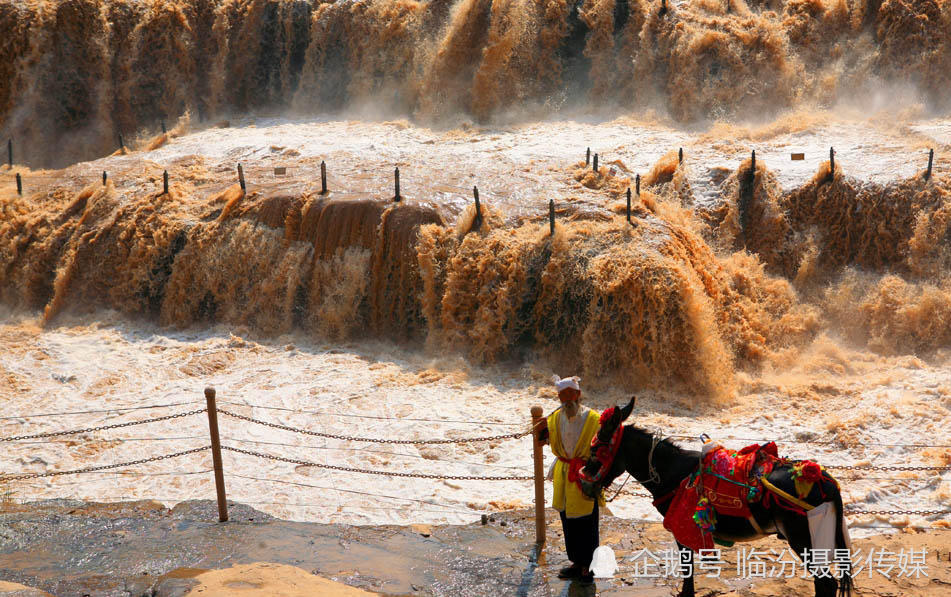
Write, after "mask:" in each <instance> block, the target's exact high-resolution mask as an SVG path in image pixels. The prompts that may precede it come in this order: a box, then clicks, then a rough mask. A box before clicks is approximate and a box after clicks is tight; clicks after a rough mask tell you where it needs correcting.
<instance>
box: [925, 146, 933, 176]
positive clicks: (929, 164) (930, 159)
mask: <svg viewBox="0 0 951 597" xmlns="http://www.w3.org/2000/svg"><path fill="white" fill-rule="evenodd" d="M933 165H934V149H932V150H931V151H929V152H928V172H927V173H926V174H925V180H929V179H930V178H931V166H933Z"/></svg>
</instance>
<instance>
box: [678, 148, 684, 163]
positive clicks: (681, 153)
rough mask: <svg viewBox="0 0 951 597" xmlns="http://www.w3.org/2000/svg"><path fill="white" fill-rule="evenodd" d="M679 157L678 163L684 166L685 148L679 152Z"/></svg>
mask: <svg viewBox="0 0 951 597" xmlns="http://www.w3.org/2000/svg"><path fill="white" fill-rule="evenodd" d="M677 157H678V158H679V159H678V160H677V163H678V164H683V163H684V148H683V147H681V148H680V151H678V152H677Z"/></svg>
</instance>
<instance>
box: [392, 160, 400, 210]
mask: <svg viewBox="0 0 951 597" xmlns="http://www.w3.org/2000/svg"><path fill="white" fill-rule="evenodd" d="M393 178H394V182H395V185H394V186H395V187H396V194H395V195H394V196H393V201H396V202H397V203H399V201H400V199H402V197H401V196H400V169H399V168H397V169H396V170H395V171H394V172H393Z"/></svg>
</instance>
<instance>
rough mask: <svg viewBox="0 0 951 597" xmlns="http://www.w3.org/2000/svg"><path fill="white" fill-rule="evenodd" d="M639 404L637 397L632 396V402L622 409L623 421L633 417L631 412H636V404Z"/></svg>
mask: <svg viewBox="0 0 951 597" xmlns="http://www.w3.org/2000/svg"><path fill="white" fill-rule="evenodd" d="M635 402H637V396H631V401H630V402H628V403H627V406H625V407H624V408H622V409H621V411H620V412H621V421H626V420H627V418H628V417H629V416H631V411H633V410H634V403H635Z"/></svg>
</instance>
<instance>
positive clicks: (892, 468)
mask: <svg viewBox="0 0 951 597" xmlns="http://www.w3.org/2000/svg"><path fill="white" fill-rule="evenodd" d="M823 468H828V469H836V470H841V471H951V466H863V465H854V466H845V465H839V466H825V465H823Z"/></svg>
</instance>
